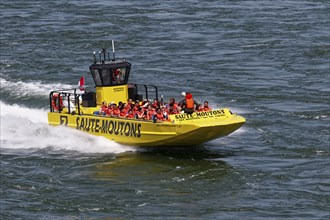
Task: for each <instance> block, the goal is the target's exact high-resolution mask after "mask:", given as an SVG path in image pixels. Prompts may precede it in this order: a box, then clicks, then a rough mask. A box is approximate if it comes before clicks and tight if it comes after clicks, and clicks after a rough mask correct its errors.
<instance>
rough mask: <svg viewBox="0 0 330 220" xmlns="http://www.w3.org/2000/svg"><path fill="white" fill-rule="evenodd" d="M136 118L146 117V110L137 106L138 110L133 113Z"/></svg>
mask: <svg viewBox="0 0 330 220" xmlns="http://www.w3.org/2000/svg"><path fill="white" fill-rule="evenodd" d="M135 118H136V119H143V120H144V119H147V114H146V111H144V110H143V108H139V111H138V112H137V113H136V115H135Z"/></svg>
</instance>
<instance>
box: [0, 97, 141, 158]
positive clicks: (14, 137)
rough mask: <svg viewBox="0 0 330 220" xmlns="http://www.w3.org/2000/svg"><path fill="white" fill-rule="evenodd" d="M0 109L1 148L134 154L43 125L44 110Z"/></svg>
mask: <svg viewBox="0 0 330 220" xmlns="http://www.w3.org/2000/svg"><path fill="white" fill-rule="evenodd" d="M0 107H1V148H11V149H30V148H33V149H44V148H49V147H50V148H52V149H54V150H64V151H65V150H73V151H78V152H82V153H122V152H125V151H135V149H134V148H131V147H128V146H124V145H120V144H118V143H115V142H112V141H110V140H108V139H106V138H104V137H98V136H93V135H90V134H87V133H83V132H80V131H77V130H74V129H71V128H67V127H63V126H58V127H53V126H49V125H48V124H47V110H43V109H31V108H26V107H24V106H19V105H7V104H5V103H3V102H0Z"/></svg>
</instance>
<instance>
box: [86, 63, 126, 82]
mask: <svg viewBox="0 0 330 220" xmlns="http://www.w3.org/2000/svg"><path fill="white" fill-rule="evenodd" d="M90 70H91V74H92V76H93V79H94V82H95V85H96V86H117V85H125V84H127V82H128V77H129V71H130V64H129V63H121V64H114V65H108V64H94V65H92V66H91V67H90Z"/></svg>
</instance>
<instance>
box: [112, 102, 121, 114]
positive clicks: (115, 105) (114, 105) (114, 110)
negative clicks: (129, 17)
mask: <svg viewBox="0 0 330 220" xmlns="http://www.w3.org/2000/svg"><path fill="white" fill-rule="evenodd" d="M119 114H120V109H119V108H118V107H117V104H116V103H114V104H113V110H112V116H113V117H118V116H119Z"/></svg>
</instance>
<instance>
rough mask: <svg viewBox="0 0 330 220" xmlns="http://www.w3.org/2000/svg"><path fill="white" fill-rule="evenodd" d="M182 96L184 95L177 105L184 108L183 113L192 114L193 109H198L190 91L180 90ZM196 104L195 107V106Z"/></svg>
mask: <svg viewBox="0 0 330 220" xmlns="http://www.w3.org/2000/svg"><path fill="white" fill-rule="evenodd" d="M181 95H182V96H184V97H185V99H183V100H182V101H181V102H179V105H180V106H181V108H182V109H183V110H184V113H188V114H192V113H193V112H194V111H195V109H196V110H197V109H198V106H199V105H198V103H197V102H196V101H195V100H194V99H193V96H192V94H191V93H189V92H187V93H185V92H182V93H181ZM195 106H196V107H195Z"/></svg>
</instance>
